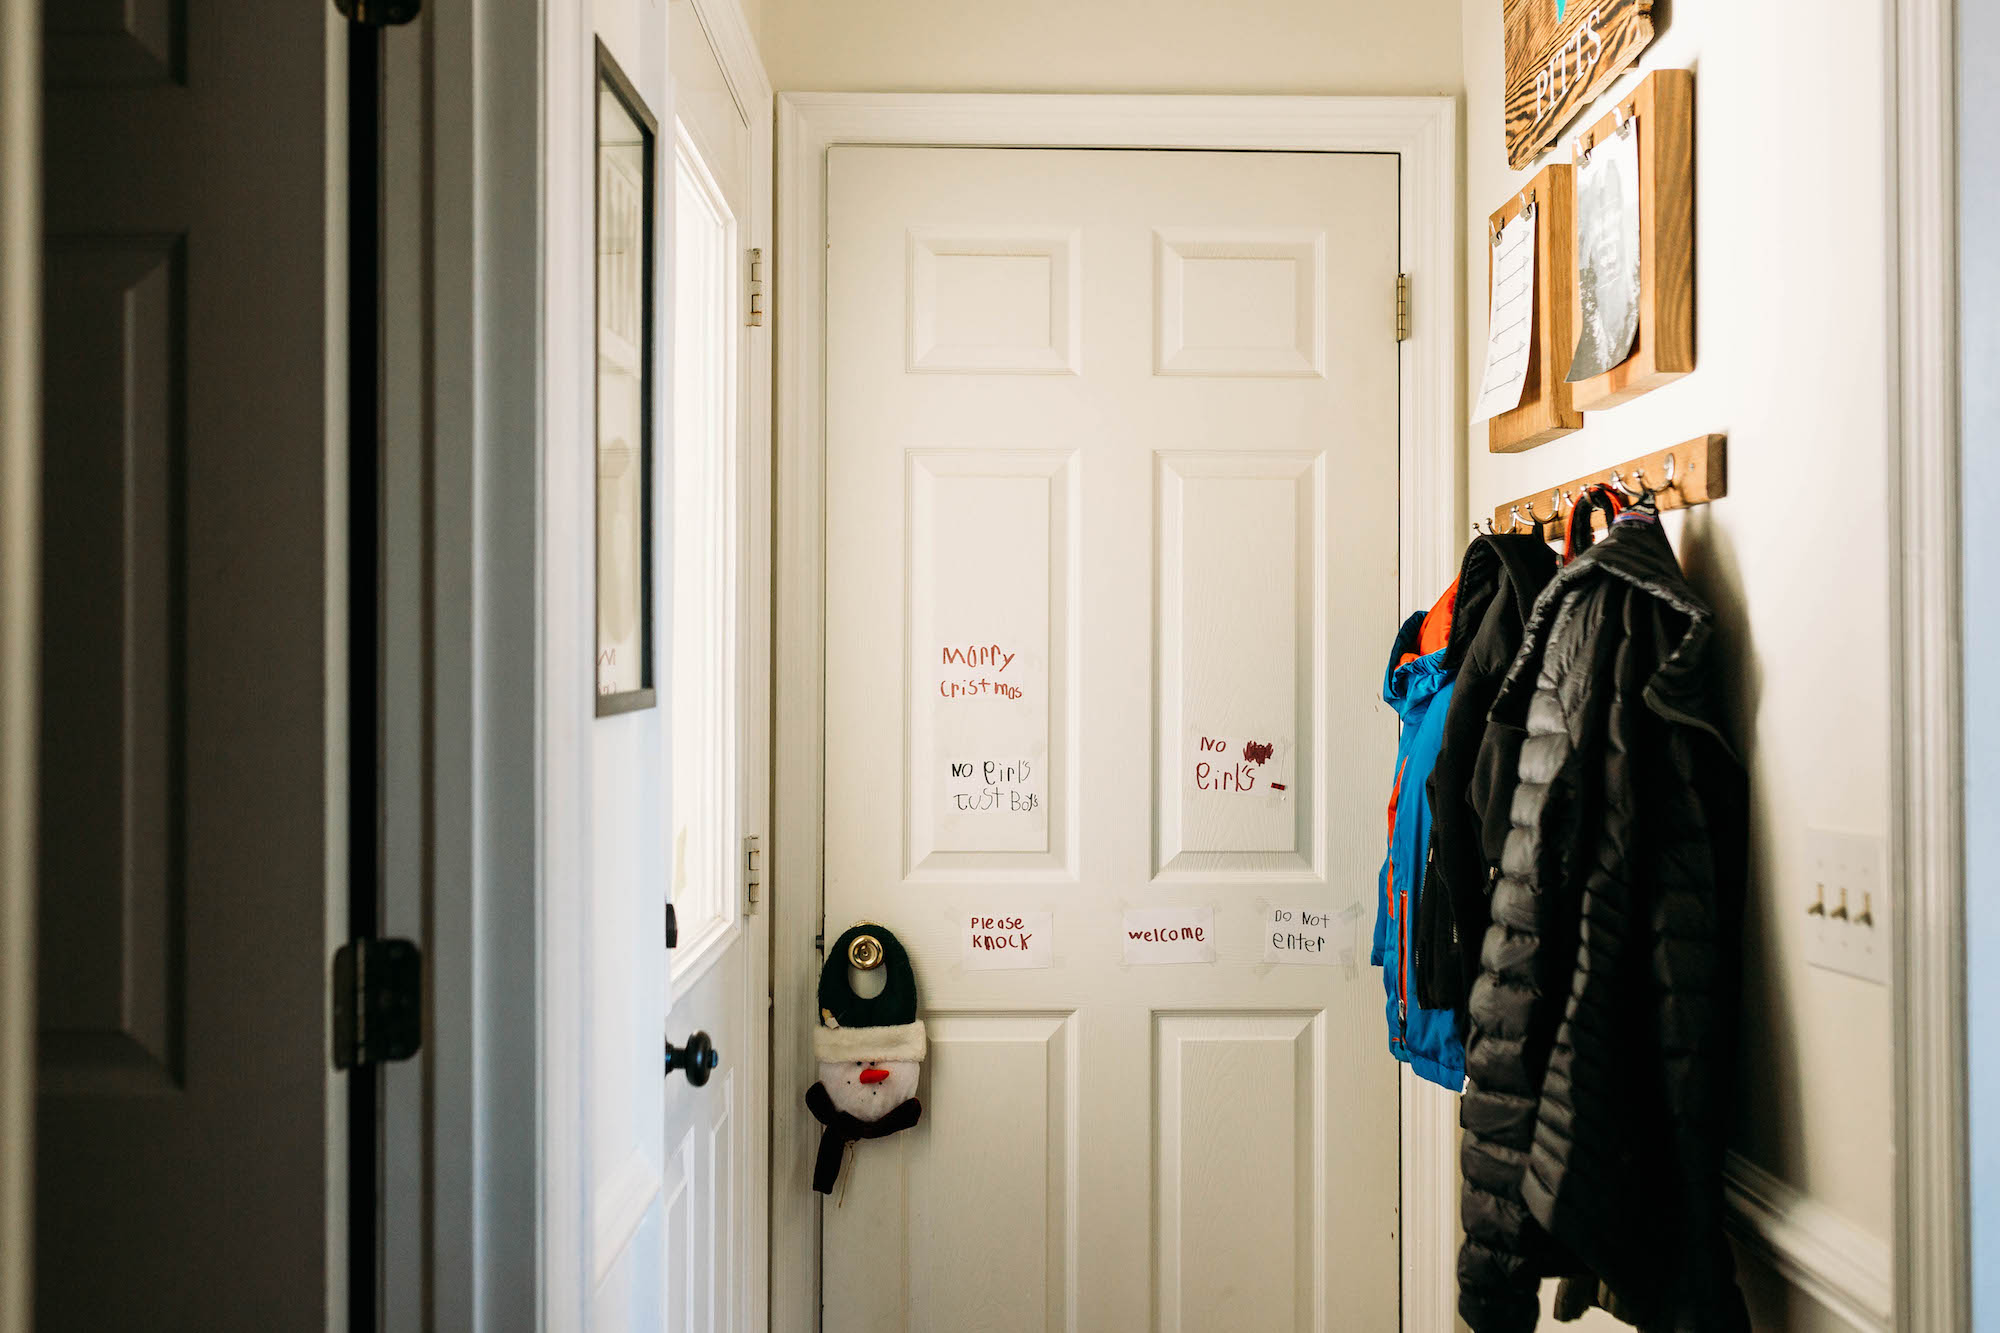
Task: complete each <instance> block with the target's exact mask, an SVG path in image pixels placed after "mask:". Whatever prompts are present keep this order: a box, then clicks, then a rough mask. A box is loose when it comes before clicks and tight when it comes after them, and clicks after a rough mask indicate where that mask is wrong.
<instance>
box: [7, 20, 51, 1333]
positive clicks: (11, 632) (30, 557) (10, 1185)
mask: <svg viewBox="0 0 2000 1333" xmlns="http://www.w3.org/2000/svg"><path fill="white" fill-rule="evenodd" d="M41 74H42V7H41V5H39V4H36V3H34V0H0V199H4V200H5V201H6V202H5V208H6V212H5V214H4V215H0V1333H27V1330H28V1329H30V1328H32V1327H33V1326H34V1307H33V1302H32V1297H31V1293H30V1291H29V1287H30V1285H31V1284H32V1282H33V1280H34V1271H35V1263H34V1189H33V1187H32V1183H31V1180H30V1176H31V1174H32V1172H33V1170H34V1162H35V954H36V949H35V908H36V902H35V892H36V889H35V824H36V815H37V811H38V809H39V805H38V802H37V799H36V781H37V774H36V755H37V749H36V740H37V736H36V732H37V727H38V725H39V694H38V693H37V689H36V681H37V678H38V676H39V672H40V658H41V631H40V624H41V609H40V599H41V569H40V566H41V548H42V543H41V526H42V525H41V515H42V503H41V473H42V430H41V396H42V362H41V327H42V298H41V290H42V206H41V197H42V132H41V120H42V111H41V106H42V77H41Z"/></svg>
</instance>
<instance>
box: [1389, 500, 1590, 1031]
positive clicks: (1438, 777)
mask: <svg viewBox="0 0 2000 1333" xmlns="http://www.w3.org/2000/svg"><path fill="white" fill-rule="evenodd" d="M1555 573H1556V556H1555V552H1553V551H1551V550H1550V549H1549V547H1548V544H1547V543H1546V542H1544V541H1543V540H1542V539H1541V538H1540V537H1536V536H1532V535H1529V534H1526V533H1504V532H1503V533H1491V534H1487V535H1485V536H1481V537H1475V538H1473V540H1472V544H1471V545H1470V546H1468V547H1466V548H1465V559H1464V560H1463V561H1462V562H1461V563H1460V564H1459V569H1458V599H1457V602H1456V603H1455V605H1454V607H1453V612H1452V622H1451V638H1450V639H1449V640H1448V641H1447V643H1446V645H1445V654H1444V665H1445V670H1446V671H1447V672H1450V673H1453V674H1454V675H1455V680H1456V683H1455V684H1454V685H1453V686H1452V695H1451V710H1450V711H1449V712H1448V713H1447V714H1446V715H1445V720H1444V738H1443V740H1442V742H1441V743H1440V745H1439V747H1438V756H1437V762H1436V764H1435V765H1433V766H1432V768H1431V778H1430V794H1431V855H1430V869H1429V871H1428V873H1427V874H1426V877H1425V879H1424V891H1423V893H1422V894H1421V895H1419V896H1418V899H1417V923H1416V925H1417V936H1416V938H1417V945H1416V951H1415V953H1416V956H1415V964H1416V977H1417V1003H1418V1004H1420V1005H1422V1006H1423V1007H1424V1008H1426V1009H1453V1010H1456V1011H1457V1013H1458V1035H1459V1038H1460V1039H1461V1040H1463V1039H1464V1037H1465V1036H1466V1033H1467V1030H1468V1028H1467V1022H1466V1009H1465V1002H1466V997H1467V996H1469V995H1470V994H1471V993H1472V983H1473V982H1475V981H1477V980H1478V979H1479V946H1480V944H1481V943H1482V942H1483V941H1484V940H1485V939H1486V927H1487V925H1488V924H1489V923H1490V922H1491V920H1492V913H1491V911H1490V910H1489V906H1488V902H1487V898H1488V894H1489V892H1490V889H1491V883H1490V880H1489V877H1488V868H1489V867H1496V866H1498V865H1499V864H1500V853H1501V850H1502V848H1503V846H1504V845H1505V842H1506V837H1507V830H1508V829H1509V828H1511V827H1512V824H1511V822H1510V821H1509V819H1508V818H1507V802H1508V800H1509V799H1510V798H1511V797H1512V796H1513V792H1514V767H1515V760H1516V759H1517V757H1518V750H1517V749H1516V748H1515V747H1514V746H1512V745H1494V746H1490V747H1488V746H1482V744H1481V741H1482V739H1483V738H1484V737H1485V735H1486V715H1487V714H1488V713H1489V712H1491V711H1492V708H1493V700H1494V699H1495V697H1497V696H1498V695H1499V693H1500V686H1501V684H1502V683H1503V682H1504V681H1505V680H1506V679H1507V668H1508V667H1509V666H1511V665H1513V662H1514V654H1515V653H1516V652H1517V651H1518V650H1519V649H1520V646H1521V634H1522V629H1523V627H1524V626H1525V625H1526V623H1527V620H1528V613H1529V612H1530V611H1531V610H1532V609H1533V608H1534V605H1535V598H1536V597H1537V596H1539V595H1540V594H1541V591H1542V589H1543V588H1545V587H1547V586H1548V582H1549V580H1550V579H1552V578H1554V577H1555ZM1510 734H1513V735H1516V736H1518V733H1510Z"/></svg>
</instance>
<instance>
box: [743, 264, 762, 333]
mask: <svg viewBox="0 0 2000 1333" xmlns="http://www.w3.org/2000/svg"><path fill="white" fill-rule="evenodd" d="M747 308H748V310H749V312H750V315H749V321H748V322H749V325H750V327H751V328H753V329H756V328H762V327H763V325H764V252H763V251H762V250H760V249H757V248H755V247H752V249H751V251H750V300H749V301H748V303H747Z"/></svg>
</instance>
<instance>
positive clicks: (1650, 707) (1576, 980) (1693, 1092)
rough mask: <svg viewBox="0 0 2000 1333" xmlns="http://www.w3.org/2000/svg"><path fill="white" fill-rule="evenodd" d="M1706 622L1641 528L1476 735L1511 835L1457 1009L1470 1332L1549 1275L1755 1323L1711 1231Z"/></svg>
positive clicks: (1724, 1101)
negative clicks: (1494, 760) (1488, 745)
mask: <svg viewBox="0 0 2000 1333" xmlns="http://www.w3.org/2000/svg"><path fill="white" fill-rule="evenodd" d="M1711 622H1712V615H1711V613H1710V611H1709V609H1708V607H1707V606H1706V605H1705V604H1703V602H1702V601H1701V600H1700V599H1699V598H1698V597H1696V596H1695V594H1694V592H1693V590H1692V589H1691V588H1690V587H1689V586H1688V584H1687V581H1686V579H1685V578H1683V577H1682V575H1681V571H1680V567H1679V565H1678V563H1677V562H1676V561H1675V559H1674V555H1673V551H1672V549H1671V548H1670V547H1669V546H1668V545H1667V541H1666V538H1665V536H1664V535H1663V534H1662V533H1661V532H1660V531H1659V527H1658V524H1657V522H1656V521H1654V520H1652V519H1651V518H1650V516H1646V515H1639V516H1633V517H1628V518H1627V519H1625V520H1622V521H1620V522H1619V523H1617V524H1616V525H1615V526H1614V527H1613V530H1612V531H1611V533H1610V534H1609V535H1608V536H1607V537H1606V538H1605V539H1604V541H1603V542H1602V543H1600V544H1599V545H1598V546H1596V547H1595V548H1593V549H1592V550H1590V551H1588V552H1586V553H1585V554H1584V555H1582V556H1580V557H1578V558H1577V560H1576V561H1574V562H1573V563H1572V564H1570V565H1569V566H1567V567H1566V568H1564V569H1563V570H1562V571H1561V572H1560V573H1559V574H1557V576H1556V578H1555V581H1554V582H1553V583H1551V584H1550V585H1549V587H1548V589H1547V590H1546V591H1545V592H1544V593H1543V595H1542V597H1541V599H1540V600H1539V601H1538V602H1537V603H1536V606H1535V609H1534V611H1533V613H1532V614H1531V616H1530V618H1529V622H1528V625H1527V630H1526V636H1525V639H1524V642H1523V645H1522V649H1521V653H1520V655H1519V657H1518V658H1517V659H1516V661H1515V663H1514V665H1513V668H1512V669H1511V671H1510V672H1509V674H1508V678H1507V681H1506V684H1505V685H1504V687H1503V688H1502V690H1501V693H1500V696H1499V698H1498V699H1497V700H1496V701H1495V703H1494V707H1493V714H1492V727H1491V731H1490V735H1491V736H1492V738H1493V739H1495V741H1496V742H1497V743H1504V742H1505V741H1506V740H1507V736H1506V733H1507V732H1509V731H1513V732H1515V733H1518V735H1517V736H1516V737H1515V738H1514V739H1515V740H1517V741H1518V744H1519V754H1520V758H1519V767H1518V785H1517V788H1516V790H1515V792H1514V795H1513V799H1512V801H1511V803H1510V808H1511V812H1512V824H1513V828H1512V830H1511V832H1510V833H1509V834H1508V837H1507V841H1506V847H1505V850H1504V852H1503V854H1502V858H1501V873H1500V876H1499V879H1498V880H1497V882H1496V883H1495V886H1494V891H1493V899H1492V924H1491V926H1490V927H1489V929H1488V931H1487V934H1486V941H1485V945H1484V948H1483V951H1482V953H1481V959H1480V962H1481V976H1480V978H1479V980H1478V981H1477V983H1476V984H1475V985H1474V987H1473V992H1472V997H1471V1005H1470V1009H1471V1035H1470V1038H1469V1040H1468V1042H1467V1045H1466V1073H1467V1086H1466V1095H1465V1098H1464V1101H1463V1103H1462V1105H1461V1109H1460V1120H1461V1123H1462V1124H1463V1126H1464V1128H1465V1131H1466V1134H1465V1138H1464V1141H1463V1145H1462V1148H1461V1159H1462V1164H1463V1168H1464V1177H1465V1192H1464V1199H1463V1213H1464V1222H1465V1226H1466V1233H1467V1234H1466V1242H1465V1246H1464V1248H1463V1249H1462V1250H1461V1251H1460V1254H1459V1310H1460V1313H1461V1314H1462V1315H1463V1316H1464V1318H1465V1320H1466V1322H1467V1323H1468V1324H1470V1325H1471V1326H1472V1328H1473V1329H1474V1330H1475V1333H1511V1331H1512V1330H1527V1329H1532V1328H1533V1327H1534V1325H1535V1322H1536V1315H1537V1302H1536V1292H1535V1288H1536V1285H1537V1283H1538V1281H1539V1279H1541V1278H1542V1277H1545V1276H1550V1275H1561V1276H1565V1277H1572V1278H1577V1279H1581V1280H1580V1281H1577V1282H1574V1283H1571V1284H1570V1290H1569V1292H1568V1293H1566V1294H1567V1296H1568V1297H1569V1300H1568V1301H1567V1302H1566V1303H1567V1304H1569V1305H1570V1306H1571V1307H1572V1308H1573V1307H1574V1306H1575V1305H1576V1304H1577V1303H1579V1302H1578V1300H1577V1297H1578V1294H1579V1293H1588V1292H1592V1291H1594V1290H1595V1289H1596V1286H1597V1283H1598V1281H1600V1280H1601V1282H1602V1284H1603V1286H1604V1287H1605V1288H1606V1289H1607V1290H1608V1292H1609V1293H1610V1296H1611V1297H1612V1298H1613V1299H1614V1302H1615V1304H1616V1306H1617V1307H1618V1313H1619V1314H1620V1316H1621V1317H1623V1318H1626V1319H1627V1320H1629V1321H1631V1322H1633V1323H1636V1324H1637V1325H1638V1326H1639V1327H1640V1328H1641V1329H1642V1330H1646V1333H1695V1331H1696V1330H1701V1333H1747V1330H1748V1328H1749V1320H1748V1316H1747V1314H1746V1313H1745V1310H1744V1306H1743V1299H1742V1296H1741V1294H1740V1293H1739V1292H1738V1290H1737V1288H1736V1283H1735V1275H1734V1269H1733V1265H1732V1262H1731V1259H1730V1255H1729V1250H1728V1247H1727V1244H1726V1242H1725V1240H1724V1238H1723V1232H1722V1186H1721V1168H1722V1152H1723V1147H1724V1144H1725V1141H1726V1134H1727V1125H1726V1120H1725V1115H1726V1108H1727V1107H1728V1105H1729V1098H1728V1083H1729V1076H1730V1072H1731V1070H1732V1068H1733V1059H1734V1052H1733V1034H1734V1031H1735V1026H1736V1013H1737V989H1738V985H1737V970H1738V969H1737V957H1738V936H1739V928H1740V915H1741V910H1742V897H1743V875H1744V816H1745V807H1746V804H1747V799H1746V784H1745V781H1744V776H1743V771H1742V769H1741V767H1740V765H1739V764H1738V762H1737V760H1736V758H1735V756H1734V755H1733V753H1732V752H1731V751H1730V749H1729V747H1728V745H1727V744H1726V742H1725V741H1724V739H1723V735H1722V731H1721V728H1720V725H1719V718H1720V711H1719V708H1718V705H1717V702H1716V697H1715V696H1716V687H1717V684H1718V679H1717V673H1718V665H1717V663H1716V661H1715V660H1714V656H1713V644H1712V624H1711Z"/></svg>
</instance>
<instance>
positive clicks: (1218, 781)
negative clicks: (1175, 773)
mask: <svg viewBox="0 0 2000 1333" xmlns="http://www.w3.org/2000/svg"><path fill="white" fill-rule="evenodd" d="M1187 781H1188V787H1189V789H1190V790H1192V791H1197V792H1203V793H1214V794H1218V795H1223V796H1232V797H1261V798H1263V799H1264V800H1265V801H1267V802H1279V803H1282V802H1285V801H1289V800H1290V799H1291V796H1292V791H1293V788H1294V787H1295V786H1296V785H1297V784H1296V783H1295V782H1294V780H1293V778H1292V742H1291V740H1290V739H1289V738H1286V737H1281V736H1279V735H1277V734H1276V733H1275V732H1265V733H1261V734H1250V733H1245V734H1243V735H1241V736H1236V735H1227V734H1224V733H1223V732H1221V731H1219V730H1213V729H1211V730H1207V731H1194V732H1190V733H1189V734H1188V770H1187Z"/></svg>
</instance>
